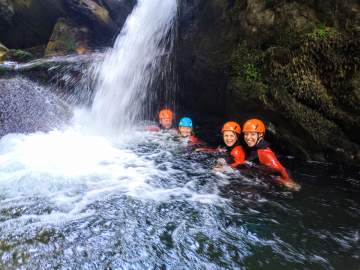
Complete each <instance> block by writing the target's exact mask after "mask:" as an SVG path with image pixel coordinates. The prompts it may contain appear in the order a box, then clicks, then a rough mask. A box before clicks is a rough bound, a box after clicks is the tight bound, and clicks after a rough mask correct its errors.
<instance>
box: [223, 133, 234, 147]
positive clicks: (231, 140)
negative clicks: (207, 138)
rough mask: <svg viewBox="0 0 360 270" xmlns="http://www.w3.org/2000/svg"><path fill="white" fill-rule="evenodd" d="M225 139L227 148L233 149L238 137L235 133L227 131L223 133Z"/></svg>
mask: <svg viewBox="0 0 360 270" xmlns="http://www.w3.org/2000/svg"><path fill="white" fill-rule="evenodd" d="M223 139H224V143H225V145H226V146H228V147H231V146H233V145H234V144H235V143H236V141H237V135H236V133H235V132H233V131H230V130H226V131H224V133H223Z"/></svg>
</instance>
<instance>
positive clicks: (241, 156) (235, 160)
mask: <svg viewBox="0 0 360 270" xmlns="http://www.w3.org/2000/svg"><path fill="white" fill-rule="evenodd" d="M226 150H227V153H228V155H227V157H226V158H225V160H226V163H227V164H229V166H230V167H231V168H233V169H235V168H237V167H239V166H240V165H242V164H244V162H245V151H244V149H243V147H242V146H241V145H238V144H235V145H233V146H231V147H226Z"/></svg>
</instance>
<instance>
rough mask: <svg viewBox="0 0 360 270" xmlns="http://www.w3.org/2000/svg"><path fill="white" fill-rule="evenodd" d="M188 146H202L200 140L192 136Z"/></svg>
mask: <svg viewBox="0 0 360 270" xmlns="http://www.w3.org/2000/svg"><path fill="white" fill-rule="evenodd" d="M189 143H190V144H204V142H203V141H202V140H200V139H199V138H198V137H196V136H194V135H192V136H191V137H190V140H189Z"/></svg>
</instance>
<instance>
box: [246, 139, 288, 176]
mask: <svg viewBox="0 0 360 270" xmlns="http://www.w3.org/2000/svg"><path fill="white" fill-rule="evenodd" d="M269 146H270V145H269V143H268V142H267V141H265V140H264V139H261V140H260V141H259V142H258V143H257V145H255V146H254V147H247V146H245V147H244V150H245V153H246V161H250V162H253V163H255V164H261V165H264V166H266V167H268V168H271V169H272V170H273V171H274V172H277V173H279V174H280V176H281V180H280V181H281V182H286V181H292V180H291V178H290V177H289V175H288V173H287V171H286V169H285V168H284V166H283V165H282V164H281V163H280V161H279V160H278V159H277V157H276V155H275V153H274V152H273V151H272V150H271V149H270V147H269Z"/></svg>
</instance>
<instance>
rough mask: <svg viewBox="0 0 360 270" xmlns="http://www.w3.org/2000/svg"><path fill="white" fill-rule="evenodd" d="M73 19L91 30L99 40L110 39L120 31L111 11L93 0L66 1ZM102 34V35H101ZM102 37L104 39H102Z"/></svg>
mask: <svg viewBox="0 0 360 270" xmlns="http://www.w3.org/2000/svg"><path fill="white" fill-rule="evenodd" d="M64 3H65V6H66V8H67V10H68V11H69V14H71V15H72V16H71V18H72V19H73V20H74V21H76V22H77V23H79V24H82V25H87V26H89V28H91V29H92V30H93V31H94V32H95V33H97V36H98V38H99V39H109V37H112V36H113V35H114V34H115V33H116V32H117V30H118V27H117V26H116V24H115V22H114V21H113V19H112V18H111V16H110V13H109V11H108V10H107V9H106V8H105V7H104V6H102V5H100V4H98V3H97V2H96V1H93V0H64ZM100 33H101V34H100ZM101 35H102V36H103V37H101Z"/></svg>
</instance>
